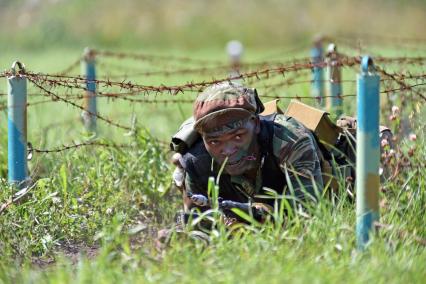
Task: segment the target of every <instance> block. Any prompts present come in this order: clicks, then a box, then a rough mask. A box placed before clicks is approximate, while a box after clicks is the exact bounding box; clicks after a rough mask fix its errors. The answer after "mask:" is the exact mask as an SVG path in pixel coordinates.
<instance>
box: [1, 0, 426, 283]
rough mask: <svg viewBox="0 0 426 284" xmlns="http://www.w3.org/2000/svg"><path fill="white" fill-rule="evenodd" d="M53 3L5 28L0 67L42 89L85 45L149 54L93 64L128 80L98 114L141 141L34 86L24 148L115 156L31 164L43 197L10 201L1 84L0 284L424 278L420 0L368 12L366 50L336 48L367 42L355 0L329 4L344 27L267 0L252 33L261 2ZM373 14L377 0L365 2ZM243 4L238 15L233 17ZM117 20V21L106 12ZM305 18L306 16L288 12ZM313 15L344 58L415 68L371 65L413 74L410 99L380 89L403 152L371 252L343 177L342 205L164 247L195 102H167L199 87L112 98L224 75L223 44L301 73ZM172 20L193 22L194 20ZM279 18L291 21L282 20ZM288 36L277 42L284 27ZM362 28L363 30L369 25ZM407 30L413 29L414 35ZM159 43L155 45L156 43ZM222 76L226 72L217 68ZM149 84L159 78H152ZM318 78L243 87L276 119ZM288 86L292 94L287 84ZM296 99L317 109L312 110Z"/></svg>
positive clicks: (104, 76)
mask: <svg viewBox="0 0 426 284" xmlns="http://www.w3.org/2000/svg"><path fill="white" fill-rule="evenodd" d="M29 2H31V1H28V2H26V1H16V3H20V4H22V6H21V5H20V4H16V3H15V2H14V1H4V2H3V3H0V8H2V9H1V11H0V15H2V17H1V20H0V21H2V23H6V20H11V18H12V16H13V15H14V12H16V11H18V12H22V10H20V9H21V8H22V7H26V8H28V7H29V6H25V5H24V4H25V3H26V5H30V4H28V3H29ZM33 2H37V1H33ZM48 2H49V1H47V2H43V1H42V3H43V4H40V5H39V6H36V7H35V8H31V7H30V8H31V9H32V10H31V9H30V8H28V9H29V10H25V11H27V12H28V11H30V12H28V13H30V14H29V15H30V17H32V19H33V23H34V24H33V27H32V28H29V26H25V27H24V28H23V27H21V26H19V25H17V26H16V25H15V26H11V27H10V28H9V29H6V28H5V25H4V24H3V25H2V27H1V28H0V32H1V33H0V35H1V39H3V40H2V41H1V43H0V50H1V51H0V67H1V70H7V69H8V68H9V67H10V65H11V63H12V62H13V61H14V60H20V61H22V62H24V63H25V65H26V68H27V71H28V72H31V74H35V73H40V74H39V75H38V76H39V77H40V78H43V75H42V74H56V73H60V72H61V71H63V70H65V69H66V68H67V67H68V66H71V65H72V64H73V63H74V62H76V61H77V60H78V59H79V58H80V56H81V54H82V52H83V48H84V47H85V46H88V45H89V46H91V47H93V48H96V49H98V50H112V51H114V52H122V53H126V54H130V53H131V54H139V55H154V56H153V57H152V58H151V59H147V58H143V59H140V58H139V59H135V58H131V56H123V57H122V58H114V57H110V56H102V55H100V56H98V57H97V62H96V64H97V72H98V74H97V75H98V79H101V80H110V81H111V82H117V83H120V82H123V86H122V87H119V86H112V87H111V86H106V85H105V84H99V85H98V91H99V92H100V94H101V95H100V96H99V98H98V111H99V114H100V115H101V116H102V117H106V118H108V119H110V120H111V121H113V122H115V123H119V124H121V125H125V126H129V127H130V126H131V127H133V130H134V131H128V130H123V129H119V128H117V127H114V126H112V125H110V124H107V123H105V122H103V121H101V120H100V119H98V135H97V136H96V137H93V136H91V135H90V133H87V132H86V131H85V129H84V127H83V125H82V123H81V121H80V115H81V110H80V109H79V108H76V107H74V106H72V105H71V104H69V103H65V102H62V101H53V100H51V96H49V95H47V96H46V93H44V92H43V91H41V90H40V89H39V88H37V87H35V86H34V84H33V83H31V82H29V84H28V86H29V87H28V102H29V104H30V105H29V106H28V111H27V112H28V141H29V142H31V144H32V146H33V147H34V148H35V149H41V150H43V149H44V150H55V149H59V148H62V147H64V146H72V145H74V144H80V143H87V142H89V143H91V142H96V143H102V144H108V145H113V144H115V145H119V146H109V147H104V146H82V147H77V148H72V149H70V150H66V151H62V152H57V153H56V152H53V153H37V152H34V153H33V154H32V159H31V160H30V161H29V169H30V174H31V178H32V180H33V181H34V182H35V183H34V184H35V185H34V186H33V187H32V188H31V190H30V191H29V192H28V193H27V194H26V195H25V196H24V197H23V198H22V199H20V200H18V201H16V202H11V201H12V199H13V196H14V194H15V193H16V192H17V189H16V188H14V187H12V186H10V185H9V184H8V182H7V125H6V121H7V111H6V109H5V108H4V105H5V103H6V96H5V95H4V94H6V92H7V88H6V79H5V78H1V81H2V82H3V83H2V84H0V94H2V95H1V96H0V108H1V119H0V121H1V122H2V123H1V124H0V178H1V179H0V189H1V190H0V255H1V258H0V283H145V282H156V283H175V282H178V283H179V282H185V283H199V282H207V283H240V282H242V283H264V282H268V283H269V282H270V283H284V282H292V283H340V282H348V283H367V282H372V283H423V282H424V279H426V266H425V263H426V249H425V247H426V229H425V217H424V212H425V204H426V164H425V161H426V141H425V139H426V124H425V118H426V108H425V105H426V104H425V101H424V100H423V99H421V97H420V96H421V95H423V96H425V95H426V92H425V90H426V88H425V85H424V84H425V83H426V82H425V74H424V73H425V61H426V60H425V58H426V42H425V41H422V39H421V35H422V33H423V31H422V29H421V28H419V27H420V26H424V25H422V23H424V19H425V18H426V17H423V16H424V15H425V14H426V13H425V5H424V3H423V2H421V1H408V3H409V4H410V5H403V4H402V2H399V1H390V2H389V3H388V4H383V3H385V2H383V1H382V2H380V1H378V2H377V3H376V4H375V3H372V4H371V3H370V4H368V5H369V6H368V5H367V4H366V5H367V6H365V8H364V9H365V10H364V12H365V13H366V14H367V15H370V16H371V14H370V13H371V12H367V11H371V10H373V8H374V9H378V8H382V11H383V13H382V14H380V15H378V16H377V23H376V25H375V26H374V27H373V28H371V30H370V31H369V33H370V32H371V34H370V36H369V37H368V39H366V38H365V37H364V39H363V40H358V38H355V37H351V39H350V40H348V39H347V38H344V37H342V36H338V35H341V34H342V33H343V34H345V32H346V31H347V34H351V33H352V34H353V33H357V32H359V31H360V30H359V29H357V28H355V26H357V25H361V24H360V23H359V22H357V20H356V19H353V18H348V19H347V21H344V16H345V15H348V14H346V13H347V11H348V10H357V8H359V7H358V4H357V3H356V2H353V1H342V3H343V4H342V3H340V4H338V5H335V6H333V8H330V9H331V11H332V12H335V13H336V15H338V16H336V21H339V22H340V23H342V25H341V27H340V30H339V28H338V27H336V26H335V25H333V21H332V20H331V19H326V17H325V16H326V15H328V12H325V10H321V9H319V6H318V5H319V4H316V2H315V1H307V2H306V7H305V10H303V11H305V12H301V11H302V8H301V5H302V4H295V3H292V2H291V1H285V3H286V5H281V6H280V5H279V3H278V2H279V1H266V2H265V7H264V9H261V10H260V11H259V12H258V14H257V15H258V20H259V25H258V26H257V27H256V29H254V30H250V28H249V26H247V24H248V23H250V21H249V20H248V16H249V15H255V12H256V8H255V7H257V6H255V5H256V3H254V2H253V1H248V3H249V4H247V5H246V6H245V9H243V10H242V11H240V13H234V14H231V12H229V11H228V10H227V11H228V12H224V11H223V10H220V9H224V7H225V6H226V5H227V4H229V3H227V4H224V3H225V2H226V1H223V2H220V3H221V4H217V3H213V4H212V3H210V4H205V5H207V6H201V7H198V6H197V5H201V4H194V3H192V4H194V5H189V4H183V3H181V2H180V1H177V0H176V1H170V2H169V3H168V4H167V5H161V4H153V3H150V4H147V3H148V2H147V1H141V3H142V4H141V3H139V4H138V3H137V2H132V1H123V3H121V4H117V3H118V2H117V3H115V2H112V1H106V2H105V4H104V5H100V1H93V3H92V2H91V3H92V4H90V5H89V4H87V5H89V7H86V6H85V5H86V4H84V3H85V1H75V2H74V3H73V2H72V1H56V2H55V1H51V2H52V3H56V4H51V5H50V4H46V3H48ZM364 2H365V3H367V1H361V3H364ZM49 3H50V2H49ZM58 3H59V4H58ZM365 3H364V4H365ZM380 3H381V4H383V6H380V5H379V4H380ZM144 4H146V5H148V6H143V5H144ZM55 5H64V6H63V7H65V8H66V11H68V13H65V14H64V13H63V11H62V12H60V11H59V10H58V9H57V8H58V7H57V6H55ZM96 5H98V6H96ZM108 5H109V7H108ZM233 5H236V4H233ZM233 5H231V6H232V7H234V9H236V7H238V6H233ZM302 6H303V5H302ZM20 7H21V8H20ZM146 7H149V9H148V10H149V11H153V12H152V14H153V15H160V16H159V18H156V17H154V16H152V15H151V14H149V13H148V12H146V10H143V8H146ZM197 7H198V8H197ZM202 7H204V8H205V9H207V10H209V11H210V10H211V11H213V10H214V11H222V12H220V13H219V12H218V13H217V14H218V17H219V19H220V20H221V21H220V24H217V25H216V26H214V25H215V22H214V21H213V20H211V19H210V18H208V19H206V20H205V21H203V18H204V17H205V15H204V14H203V13H202V12H199V11H200V10H203V9H202ZM172 8H174V9H175V10H176V11H175V12H176V13H173V12H172V11H173V9H172ZM22 9H24V8H22ZM114 9H115V10H116V13H112V12H111V11H113V10H114ZM170 9H171V10H172V11H170ZM197 9H199V10H197ZM398 9H399V10H398ZM360 10H362V9H360ZM83 11H86V12H85V13H83ZM88 11H89V12H90V11H96V13H95V14H96V17H93V18H92V20H91V21H89V20H87V19H83V17H82V19H81V22H78V21H77V22H76V21H75V19H76V18H77V17H78V15H85V16H86V17H87V14H88V13H89V12H88ZM126 11H127V13H126ZM136 11H143V12H140V13H141V14H142V15H145V16H146V17H145V18H143V19H144V20H145V22H143V23H144V24H146V25H151V26H149V27H151V28H146V27H145V28H144V27H141V25H137V23H138V22H137V21H136V14H138V13H137V12H136ZM179 11H180V13H181V14H179ZM296 11H300V12H298V13H300V14H297V15H296V14H294V13H296ZM398 11H399V13H398ZM61 13H62V14H61ZM81 13H83V14H81ZM168 13H169V14H168ZM191 13H192V14H191ZM304 13H306V15H309V19H311V20H310V21H312V22H313V23H315V20H317V21H319V19H320V18H323V19H324V21H322V25H321V27H318V28H319V29H323V30H326V31H330V33H332V34H333V38H334V39H335V42H336V43H337V44H338V48H339V51H340V52H342V53H344V54H347V55H348V56H359V55H361V54H367V53H368V54H371V55H372V56H373V58H378V57H379V56H384V57H386V58H388V59H389V58H390V59H391V58H394V59H395V58H397V57H403V58H407V57H409V58H414V57H418V58H420V59H419V60H418V61H415V62H413V61H411V62H408V61H407V60H404V59H402V60H400V61H397V60H394V61H392V62H381V63H380V62H378V63H377V65H378V66H380V67H382V68H384V69H385V70H386V71H387V72H388V73H393V74H396V76H400V75H404V76H405V77H404V78H402V77H398V78H402V79H400V81H402V82H403V84H406V85H408V86H413V87H412V89H411V90H409V89H406V90H402V88H401V82H400V83H398V82H396V81H395V80H392V79H390V78H389V77H386V76H383V74H382V75H381V78H382V83H381V91H382V92H383V91H386V93H382V94H381V102H382V104H381V124H384V125H387V126H389V127H390V128H391V129H392V130H393V132H394V134H395V136H396V141H395V144H396V147H395V156H394V157H393V158H390V159H389V161H388V162H387V165H388V166H389V168H390V170H391V173H392V174H393V175H391V177H390V178H387V179H384V180H382V182H381V189H380V223H379V224H377V227H378V231H377V234H375V235H374V238H373V240H372V243H371V244H370V246H369V247H368V249H367V250H366V251H364V252H360V251H357V250H356V242H355V203H354V202H353V200H352V197H351V196H350V193H348V192H347V190H346V189H347V188H346V187H345V185H346V183H345V181H344V180H340V183H341V188H340V195H339V196H338V198H336V199H334V200H330V199H329V198H327V197H326V196H324V197H323V198H322V199H321V200H320V202H319V203H318V204H317V205H315V206H310V207H309V208H308V210H307V212H304V213H301V212H293V214H290V215H288V216H282V215H280V214H278V213H276V214H274V216H272V219H273V220H274V222H272V221H271V222H269V223H267V224H265V225H262V226H259V225H256V224H253V225H250V226H248V225H247V226H246V227H245V228H244V229H243V230H241V231H239V232H236V233H231V232H229V231H226V230H225V228H224V226H223V225H221V224H218V227H217V229H216V230H213V231H212V232H211V233H210V235H209V236H208V238H199V237H197V235H196V232H195V231H192V230H191V228H187V229H186V230H185V231H184V232H183V233H175V234H172V236H171V238H170V240H169V242H168V243H167V244H166V245H165V244H161V245H159V244H158V243H157V232H158V231H159V230H160V229H163V228H173V226H174V217H175V214H176V212H177V211H178V210H181V207H182V205H181V197H180V195H179V193H178V192H177V191H176V190H175V189H174V188H173V187H172V186H171V184H172V179H171V173H172V171H173V166H172V165H171V163H170V162H169V160H170V157H171V155H172V153H171V152H170V151H169V150H168V149H167V147H165V145H164V142H167V141H168V140H169V139H170V136H171V135H172V134H173V133H174V131H175V130H176V129H177V127H178V126H179V125H180V123H181V122H182V121H183V120H184V119H186V118H187V117H189V116H191V103H190V102H178V103H176V102H170V100H187V101H192V100H193V99H194V98H195V97H196V95H197V93H198V89H197V88H195V89H194V90H193V91H188V90H186V91H185V92H179V93H177V94H172V93H170V92H142V91H136V92H135V93H134V94H133V95H132V96H126V98H131V99H135V100H134V101H131V100H126V99H123V98H111V97H105V96H102V94H120V93H121V94H123V93H126V92H128V91H129V90H128V89H126V87H125V85H124V83H129V82H131V83H132V84H136V85H137V86H139V87H141V86H156V87H161V86H181V85H184V84H188V83H191V82H192V83H197V82H209V81H211V80H214V79H223V78H226V77H227V76H228V69H227V67H226V66H227V64H228V58H227V55H226V53H225V51H224V45H225V43H226V41H227V40H229V39H232V38H234V37H235V36H236V35H240V36H241V37H240V39H241V40H242V41H243V42H244V43H245V53H244V57H243V67H242V72H243V73H244V74H248V73H249V72H253V71H260V70H265V69H274V68H279V67H283V66H293V65H294V60H295V59H298V58H299V59H300V58H305V57H309V49H310V47H311V43H310V42H311V38H312V35H313V34H314V30H316V29H315V28H314V27H313V26H312V25H314V24H312V23H310V22H309V21H308V23H307V20H306V19H305V22H303V17H304V16H303V15H305V14H304ZM177 14H179V15H181V17H183V19H186V17H187V18H188V19H187V20H186V22H185V21H184V20H183V19H182V18H179V17H178V16H176V15H177ZM281 14H283V15H287V17H283V18H285V19H280V18H279V17H280V15H281ZM355 14H356V15H361V14H362V11H359V10H357V12H355ZM132 15H133V17H131V16H132ZM147 15H150V16H147ZM167 15H169V16H167ZM231 15H235V21H236V22H237V23H239V25H237V27H235V28H232V29H229V30H227V27H228V26H227V25H230V24H231V22H232V21H230V20H229V18H230V16H231ZM306 15H305V16H306ZM113 16H114V17H113ZM268 16H270V17H268ZM110 17H111V18H112V19H114V20H111V18H110ZM150 17H152V18H150ZM365 17H367V16H365ZM371 17H372V16H371ZM397 17H400V19H401V21H400V26H398V24H397V23H396V22H397V21H396V20H395V21H391V20H390V19H392V18H395V19H396V18H397ZM301 18H302V19H301ZM355 18H356V17H355ZM18 19H20V18H19V17H18ZM138 19H139V18H138ZM179 19H180V21H182V22H179V21H178V20H179ZM24 20H25V19H24ZM294 22H297V23H301V24H300V26H298V27H296V28H294V29H292V28H291V26H288V25H290V24H291V23H294ZM52 23H53V24H52ZM114 23H116V25H114ZM182 23H183V24H182ZM245 24H246V25H245ZM281 24H282V26H283V28H282V30H280V29H275V27H277V26H279V25H281ZM285 24H288V25H285ZM24 25H25V23H24ZM84 25H89V26H90V25H91V26H92V27H93V30H90V31H89V30H85V29H83V26H84ZM174 25H181V26H180V29H178V31H176V30H175V29H174ZM303 25H305V26H303ZM363 25H365V26H363V28H361V31H365V30H366V27H367V26H368V24H366V23H364V24H363ZM154 26H155V27H157V28H158V30H156V29H155V28H153V27H154ZM131 27H135V28H134V29H135V34H134V36H130V35H129V34H126V33H125V32H123V31H127V30H129V29H131ZM215 27H216V28H215ZM388 30H393V31H394V32H395V35H393V36H394V37H391V36H389V37H386V36H385V35H383V36H382V37H380V36H379V34H383V33H384V32H385V31H388ZM404 30H407V31H409V32H407V34H405V36H404V33H403V31H404ZM369 33H365V34H369ZM15 34H16V36H14V35H15ZM365 34H364V35H365ZM95 35H96V36H95ZM208 35H210V36H208ZM256 35H257V36H256ZM372 35H376V37H374V36H372ZM361 38H362V37H360V38H359V39H361ZM395 38H400V39H402V40H396V39H395ZM404 38H405V39H404ZM409 38H410V40H409ZM412 38H414V39H415V40H413V39H412ZM150 39H152V41H148V40H150ZM7 41H10V44H7V43H6V42H7ZM328 42H329V41H327V43H328ZM32 47H33V48H32ZM163 57H168V58H166V59H164V58H163ZM182 57H185V58H190V59H193V60H194V61H190V60H189V59H182ZM179 58H180V59H179ZM197 60H198V61H197ZM200 60H204V61H206V62H202V63H201V62H199V61H200ZM217 65H224V66H225V67H224V68H215V66H217ZM176 70H203V71H191V72H188V71H186V73H185V72H184V71H181V72H176ZM358 70H359V66H354V67H353V68H352V67H348V66H345V67H343V68H342V72H343V78H342V81H343V95H355V94H356V83H355V79H356V74H357V73H358ZM164 71H167V72H168V74H164ZM152 72H159V73H161V72H163V74H159V73H157V74H150V73H152ZM81 73H82V72H81V67H80V66H79V65H78V64H77V65H75V66H74V67H73V69H71V70H70V71H69V72H67V75H69V76H72V77H75V76H78V75H80V74H81ZM310 79H311V71H310V70H309V69H306V70H301V71H298V72H292V71H289V72H284V74H281V73H279V74H278V73H277V74H274V73H273V72H271V74H270V76H266V75H265V73H262V75H260V76H252V77H250V78H247V79H245V81H243V83H245V84H247V85H249V86H253V87H256V88H257V89H258V91H259V95H260V97H261V99H262V101H264V102H267V101H269V100H272V99H273V98H272V97H274V96H276V97H286V98H282V99H281V100H280V107H281V108H282V109H285V108H286V106H287V104H288V102H289V101H290V99H289V98H287V97H295V96H299V97H304V96H310V92H311V85H310V82H309V80H310ZM40 82H41V83H40V84H41V85H42V86H44V87H45V88H46V89H48V90H49V91H50V92H52V93H54V94H56V95H58V96H60V97H62V98H66V99H67V100H69V101H71V102H73V103H75V104H77V105H81V104H82V99H81V97H78V96H81V95H83V94H84V90H82V89H81V88H76V87H81V86H82V84H77V85H73V88H66V87H61V86H58V85H56V86H55V85H54V84H50V85H49V84H47V83H46V82H42V81H40ZM283 82H284V83H285V82H287V83H285V84H283V85H280V84H282V83H283ZM414 85H416V86H414ZM419 94H420V95H419ZM262 97H263V98H262ZM138 100H139V101H138ZM141 100H144V101H141ZM147 101H148V102H147ZM164 101H169V102H168V103H164ZM302 101H303V102H305V103H307V104H310V105H315V100H313V99H309V98H305V99H302ZM393 106H397V107H399V110H400V113H399V114H398V113H397V114H396V117H395V119H392V120H390V119H389V116H390V115H391V114H392V107H393ZM344 112H345V114H347V115H355V114H356V97H355V96H349V97H345V98H344ZM332 117H334V116H333V114H332ZM414 135H415V137H416V138H415V139H414ZM120 145H121V146H122V147H120Z"/></svg>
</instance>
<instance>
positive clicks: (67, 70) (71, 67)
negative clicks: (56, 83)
mask: <svg viewBox="0 0 426 284" xmlns="http://www.w3.org/2000/svg"><path fill="white" fill-rule="evenodd" d="M81 60H82V58H81V57H79V58H78V59H77V60H75V61H74V62H73V63H71V64H70V65H69V66H68V67H66V68H64V69H63V70H62V71H60V72H57V73H56V74H58V75H68V74H69V73H71V71H73V70H74V69H75V68H77V67H78V66H80V64H81Z"/></svg>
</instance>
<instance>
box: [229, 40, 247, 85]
mask: <svg viewBox="0 0 426 284" xmlns="http://www.w3.org/2000/svg"><path fill="white" fill-rule="evenodd" d="M226 51H227V53H228V56H229V61H230V67H231V70H230V72H229V76H230V77H231V78H232V77H236V76H239V75H240V68H241V56H242V55H243V51H244V47H243V44H242V43H241V42H239V41H238V40H231V41H229V42H228V43H227V44H226Z"/></svg>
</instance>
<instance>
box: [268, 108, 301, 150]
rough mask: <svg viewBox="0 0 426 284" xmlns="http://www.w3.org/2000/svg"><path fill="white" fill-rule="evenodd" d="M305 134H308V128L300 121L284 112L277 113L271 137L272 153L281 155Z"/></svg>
mask: <svg viewBox="0 0 426 284" xmlns="http://www.w3.org/2000/svg"><path fill="white" fill-rule="evenodd" d="M306 136H309V130H308V129H307V128H306V127H305V126H303V124H302V123H300V122H299V121H297V120H296V119H294V118H292V117H289V116H286V115H284V114H277V115H276V117H275V119H274V135H273V139H272V145H273V151H274V155H275V156H276V157H281V156H282V155H283V153H287V152H288V151H289V150H290V148H291V147H292V146H293V145H294V143H296V142H297V141H298V140H299V139H301V138H303V137H306Z"/></svg>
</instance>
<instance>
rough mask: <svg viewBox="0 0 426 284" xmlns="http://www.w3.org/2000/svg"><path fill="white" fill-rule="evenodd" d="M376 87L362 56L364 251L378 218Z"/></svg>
mask: <svg viewBox="0 0 426 284" xmlns="http://www.w3.org/2000/svg"><path fill="white" fill-rule="evenodd" d="M379 90H380V77H379V75H377V74H376V71H375V68H374V65H373V60H372V59H371V57H369V56H364V57H363V58H362V61H361V73H360V74H358V76H357V109H358V126H357V146H356V173H357V177H356V216H357V217H356V219H357V221H356V238H357V247H358V249H359V250H363V249H364V248H365V247H366V246H367V245H368V242H369V239H370V234H371V231H373V230H374V222H375V221H377V220H378V219H379V187H380V180H379V162H380V145H379V107H380V105H379V101H380V99H379Z"/></svg>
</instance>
